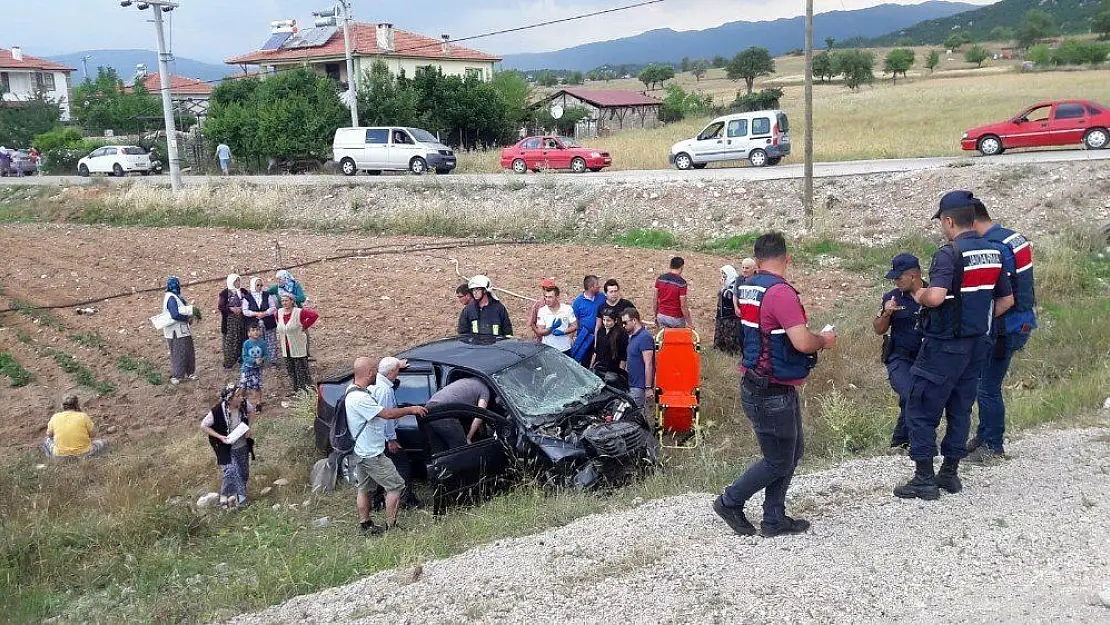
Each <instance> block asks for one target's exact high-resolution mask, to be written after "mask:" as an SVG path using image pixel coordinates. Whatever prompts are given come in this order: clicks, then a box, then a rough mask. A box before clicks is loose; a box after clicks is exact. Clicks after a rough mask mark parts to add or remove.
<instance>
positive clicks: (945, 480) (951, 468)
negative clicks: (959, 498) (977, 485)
mask: <svg viewBox="0 0 1110 625" xmlns="http://www.w3.org/2000/svg"><path fill="white" fill-rule="evenodd" d="M959 466H960V464H959V461H958V460H956V461H952V460H945V461H944V464H942V465H941V466H940V471H937V478H936V483H937V488H940V489H941V490H945V491H948V492H949V493H951V494H953V495H954V494H956V493H958V492H960V491H961V490H963V489H964V485H963V483H962V482H960V474H959Z"/></svg>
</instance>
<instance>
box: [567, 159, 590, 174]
mask: <svg viewBox="0 0 1110 625" xmlns="http://www.w3.org/2000/svg"><path fill="white" fill-rule="evenodd" d="M570 170H571V171H572V172H574V173H576V174H581V173H584V172H585V171H586V159H584V158H581V157H578V156H576V157H574V160H572V161H571V162H570Z"/></svg>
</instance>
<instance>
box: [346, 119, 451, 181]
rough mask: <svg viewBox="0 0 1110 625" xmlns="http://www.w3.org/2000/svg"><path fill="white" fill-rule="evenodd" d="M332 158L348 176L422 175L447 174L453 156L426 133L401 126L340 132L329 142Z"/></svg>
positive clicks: (350, 129) (432, 136)
mask: <svg viewBox="0 0 1110 625" xmlns="http://www.w3.org/2000/svg"><path fill="white" fill-rule="evenodd" d="M331 148H332V158H333V159H334V160H335V162H336V163H339V169H340V170H341V171H342V172H343V173H344V175H347V176H354V175H355V174H357V173H358V172H360V171H366V172H370V173H371V174H380V173H382V172H383V171H405V170H408V171H410V172H412V173H414V174H416V175H418V176H419V175H421V174H423V173H424V172H426V171H428V170H429V169H434V170H435V172H436V173H437V174H449V173H451V170H453V169H455V164H456V161H455V153H454V152H452V151H451V148H449V147H447V146H445V145H443V144H442V143H440V141H439V139H437V138H436V137H435V135H433V134H432V133H430V132H428V131H427V130H421V129H419V128H405V127H402V126H381V127H375V128H366V127H361V128H340V129H338V130H336V131H335V140H334V141H333V142H332V146H331Z"/></svg>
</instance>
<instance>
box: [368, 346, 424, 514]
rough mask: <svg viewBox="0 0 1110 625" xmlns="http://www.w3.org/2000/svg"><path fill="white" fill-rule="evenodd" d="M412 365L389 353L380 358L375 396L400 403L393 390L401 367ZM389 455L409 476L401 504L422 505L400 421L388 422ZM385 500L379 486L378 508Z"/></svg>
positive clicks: (387, 403)
mask: <svg viewBox="0 0 1110 625" xmlns="http://www.w3.org/2000/svg"><path fill="white" fill-rule="evenodd" d="M408 366H409V363H408V361H407V360H398V359H397V358H394V357H393V356H386V357H385V358H382V359H381V361H379V362H378V377H377V379H376V380H375V381H374V386H373V387H372V388H371V389H370V394H371V395H373V396H374V399H375V400H377V402H378V405H380V406H381V407H382V408H396V407H397V396H396V395H395V394H394V392H393V390H394V386H395V384H396V382H397V377H398V376H399V375H400V374H401V370H402V369H405V368H407V367H408ZM385 455H386V457H387V458H389V459H390V460H392V461H393V466H395V467H397V473H399V474H400V475H401V478H402V479H404V480H405V493H404V495H403V496H402V498H401V505H403V506H404V507H406V508H422V507H423V504H421V503H420V500H419V499H418V498H417V497H416V489H415V488H414V487H413V484H412V465H411V464H409V458H408V454H407V453H406V452H405V450H404V448H402V447H401V444H400V443H398V442H397V422H396V421H386V422H385ZM384 502H385V491H384V490H383V489H381V488H378V490H377V492H375V493H374V509H379V508H380V507H382V506H384V505H385V503H384Z"/></svg>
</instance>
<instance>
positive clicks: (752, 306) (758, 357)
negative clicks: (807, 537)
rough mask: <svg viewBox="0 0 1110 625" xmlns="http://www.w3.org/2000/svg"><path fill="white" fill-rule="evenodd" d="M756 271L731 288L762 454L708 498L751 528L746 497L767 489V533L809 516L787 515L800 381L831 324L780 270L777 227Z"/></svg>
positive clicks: (760, 249)
mask: <svg viewBox="0 0 1110 625" xmlns="http://www.w3.org/2000/svg"><path fill="white" fill-rule="evenodd" d="M755 258H756V261H757V262H758V263H759V271H758V272H756V274H755V275H753V276H752V277H751V278H749V279H748V281H747V282H745V283H744V284H743V285H741V286H740V287H739V288H738V289H737V291H736V293H737V304H738V308H739V310H740V322H741V332H742V338H743V342H742V346H743V351H744V358H743V361H742V363H741V367H740V370H741V372H742V373H743V381H742V382H741V385H740V399H741V403H742V404H743V406H744V413H745V414H746V415H747V417H748V419H749V420H751V422H752V429H753V430H755V437H756V440H757V441H759V448H760V450H761V451H762V452H763V458H762V459H760V460H759V461H758V462H756V463H755V464H753V465H751V466H750V467H748V469H747V470H746V471H745V472H744V473H743V474H742V475H740V476H739V477H738V478H736V481H735V482H733V483H732V485H730V486H729V487H728V488H726V489H725V492H724V494H722V495H721V496H720V497H718V498H717V499H716V501H714V502H713V510H714V512H716V513H717V514H718V515H719V516H720V517H721V518H722V519H724V521H725V523H727V524H728V526H729V527H731V528H732V530H733V531H735V532H736V533H737V534H744V535H749V536H750V535H752V534H755V532H756V530H755V526H754V525H752V523H751V522H750V521H748V518H747V517H746V516H744V504H745V503H746V502H747V501H748V499H750V498H751V497H752V495H754V494H755V493H757V492H759V491H761V490H762V491H765V492H764V495H765V498H764V502H763V524H762V527H761V529H760V533H761V534H762V535H763V536H765V537H768V538H770V537H772V536H781V535H783V534H801V533H804V532H806V531H807V530H808V529H809V521H806V520H804V519H792V518H790V517H788V516H786V489H787V488H789V487H790V480H791V479H792V478H793V477H794V470H795V469H796V468H797V466H798V462H799V461H800V460H801V459H802V452H803V450H804V448H805V443H804V441H803V439H802V410H801V406H800V405H799V403H798V387H799V386H801V385H802V384H804V383H805V379H806V377H807V376H808V375H809V371H810V369H812V368H813V366H814V365H815V364H816V362H817V357H816V354H817V352H819V351H821V350H823V349H830V348H832V347H833V346H835V345H836V332H835V331H831V330H829V331H825V332H822V333H820V334H814V333H813V332H810V331H809V328H808V327H806V323H807V321H808V320H807V318H806V312H805V309H804V308H803V307H802V302H801V300H800V299H799V297H798V292H797V291H795V290H794V287H792V286H790V284H789V283H788V282H786V280H785V279H784V278H783V274H784V273H785V272H786V269H787V267H788V266H789V264H790V255H789V254H788V253H787V251H786V240H785V239H784V238H783V236H782V235H781V234H779V233H777V232H773V233H770V234H765V235H763V236H761V237H759V239H757V240H756V242H755Z"/></svg>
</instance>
